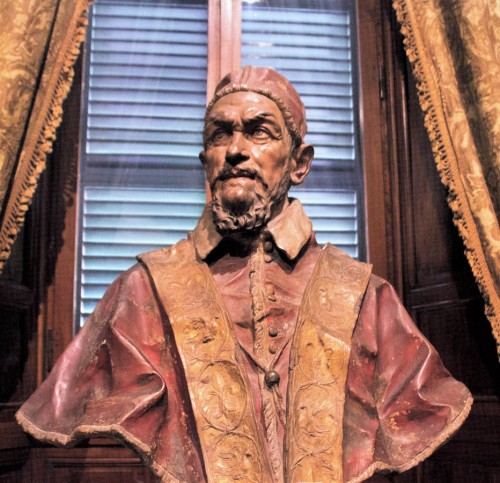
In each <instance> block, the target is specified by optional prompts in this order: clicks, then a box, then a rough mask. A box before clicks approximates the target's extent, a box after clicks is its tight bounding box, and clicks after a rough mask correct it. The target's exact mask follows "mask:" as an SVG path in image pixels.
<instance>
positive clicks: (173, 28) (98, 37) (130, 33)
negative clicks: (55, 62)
mask: <svg viewBox="0 0 500 483" xmlns="http://www.w3.org/2000/svg"><path fill="white" fill-rule="evenodd" d="M167 22H168V20H167V21H165V24H164V25H163V29H158V30H152V29H151V30H147V29H138V28H131V29H120V28H115V29H110V28H93V29H92V37H91V40H92V42H96V43H98V42H101V41H102V40H116V41H119V42H120V41H126V42H148V43H150V44H154V43H155V42H159V43H166V42H169V41H171V40H173V41H175V42H179V43H186V44H190V43H194V44H198V43H200V42H201V41H202V39H203V42H205V43H206V42H207V30H206V28H204V27H201V28H200V29H193V28H191V29H189V30H190V31H187V30H188V29H186V30H182V29H179V27H178V26H177V25H176V24H172V23H171V24H170V25H168V28H166V27H167ZM190 27H193V26H192V25H191V24H190Z"/></svg>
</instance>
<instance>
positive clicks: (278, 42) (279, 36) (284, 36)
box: [243, 23, 350, 49]
mask: <svg viewBox="0 0 500 483" xmlns="http://www.w3.org/2000/svg"><path fill="white" fill-rule="evenodd" d="M260 26H261V27H262V30H259V28H258V25H256V24H254V23H252V25H248V24H244V25H243V36H244V38H245V45H246V46H250V45H255V46H257V45H258V46H263V47H268V46H270V45H274V46H284V45H291V46H294V45H297V33H296V32H295V31H290V30H289V31H287V32H281V33H274V32H273V24H264V23H261V24H260ZM263 31H265V35H263ZM307 34H308V35H301V36H300V45H301V46H303V47H313V48H343V49H348V48H349V47H350V39H349V37H348V36H347V34H348V30H347V29H346V28H343V29H339V28H338V27H337V28H335V29H331V28H329V29H328V31H327V33H326V34H324V35H321V34H320V33H319V32H316V29H313V30H312V31H311V29H310V27H309V31H308V32H307Z"/></svg>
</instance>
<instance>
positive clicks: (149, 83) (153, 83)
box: [89, 75, 341, 95]
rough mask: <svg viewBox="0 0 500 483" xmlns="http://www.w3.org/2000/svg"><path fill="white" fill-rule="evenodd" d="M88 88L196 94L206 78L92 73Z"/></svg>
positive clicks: (199, 91) (200, 90) (200, 92)
mask: <svg viewBox="0 0 500 483" xmlns="http://www.w3.org/2000/svg"><path fill="white" fill-rule="evenodd" d="M89 85H90V88H91V89H92V91H93V92H96V91H98V90H100V89H117V90H120V89H135V90H138V91H153V92H163V91H168V92H170V91H172V92H178V93H182V94H189V95H191V94H198V95H203V91H204V89H205V85H206V80H205V79H199V80H189V79H175V78H170V79H168V78H166V79H159V78H148V77H140V78H137V77H126V76H121V77H110V76H107V75H105V76H97V75H94V76H92V78H91V79H90V84H89ZM339 95H341V94H339Z"/></svg>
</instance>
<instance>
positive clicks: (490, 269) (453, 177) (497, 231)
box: [394, 0, 500, 350]
mask: <svg viewBox="0 0 500 483" xmlns="http://www.w3.org/2000/svg"><path fill="white" fill-rule="evenodd" d="M394 8H395V9H396V12H397V17H398V20H399V22H400V23H401V26H402V28H401V31H402V33H403V35H404V37H405V47H406V53H407V55H408V58H409V60H410V62H411V64H412V66H413V71H414V75H415V79H416V83H417V89H418V93H419V99H420V105H421V107H422V110H423V111H424V113H425V126H426V128H427V131H428V134H429V138H430V141H431V144H432V149H433V153H434V159H435V162H436V165H437V169H438V171H439V174H440V176H441V180H442V182H443V184H444V185H445V186H446V187H447V188H448V204H449V206H450V208H451V210H452V211H453V219H454V222H455V225H456V226H457V228H458V230H459V232H460V235H461V236H462V238H463V241H464V244H465V251H466V255H467V258H468V260H469V263H470V266H471V268H472V271H473V273H474V276H475V278H476V280H477V284H478V286H479V289H480V291H481V293H482V295H483V298H484V301H485V307H486V316H487V317H488V319H489V321H490V323H491V326H492V329H493V335H494V337H495V338H496V341H497V346H498V347H499V350H500V296H499V293H500V228H499V222H498V214H499V211H500V191H499V184H500V2H499V1H498V0H474V1H470V0H395V1H394Z"/></svg>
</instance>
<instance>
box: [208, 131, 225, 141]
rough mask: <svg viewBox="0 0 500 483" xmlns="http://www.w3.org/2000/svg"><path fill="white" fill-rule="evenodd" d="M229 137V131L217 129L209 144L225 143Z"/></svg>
mask: <svg viewBox="0 0 500 483" xmlns="http://www.w3.org/2000/svg"><path fill="white" fill-rule="evenodd" d="M228 137H229V133H228V132H227V131H225V130H224V129H217V130H215V131H214V132H213V133H212V134H211V136H210V138H209V140H208V142H209V143H210V144H215V145H219V144H222V143H223V142H225V141H226V139H227V138H228Z"/></svg>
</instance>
